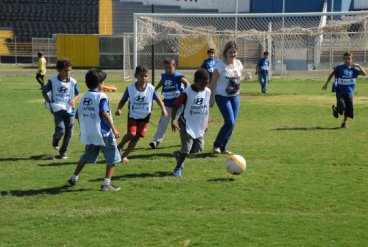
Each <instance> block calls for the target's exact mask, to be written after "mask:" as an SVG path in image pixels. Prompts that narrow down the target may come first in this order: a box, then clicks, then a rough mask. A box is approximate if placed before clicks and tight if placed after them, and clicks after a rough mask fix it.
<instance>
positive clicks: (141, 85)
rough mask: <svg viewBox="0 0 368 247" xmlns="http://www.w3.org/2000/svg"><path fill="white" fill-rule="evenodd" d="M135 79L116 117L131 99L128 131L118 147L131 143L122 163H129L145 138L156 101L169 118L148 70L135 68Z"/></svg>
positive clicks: (121, 102)
mask: <svg viewBox="0 0 368 247" xmlns="http://www.w3.org/2000/svg"><path fill="white" fill-rule="evenodd" d="M134 77H135V78H136V79H137V81H136V82H134V83H132V84H130V85H129V86H128V87H127V89H126V90H125V92H124V95H123V97H122V98H121V100H120V102H119V105H118V108H117V110H116V112H115V115H117V116H120V115H121V113H122V111H121V109H122V108H123V106H124V105H125V103H126V102H127V101H128V99H129V106H128V108H129V112H128V131H127V133H126V134H125V135H124V137H123V139H122V140H121V141H120V143H119V145H118V149H119V150H121V149H123V147H124V145H125V144H126V143H128V142H129V144H128V147H127V148H126V150H125V151H124V153H123V154H122V162H123V163H128V162H129V159H128V155H129V154H130V152H131V151H133V149H134V147H135V146H136V145H137V143H138V141H139V139H140V138H141V137H144V136H145V134H146V132H147V128H148V123H149V119H150V116H151V111H152V101H153V100H155V101H156V102H157V104H158V105H159V106H160V108H161V109H162V116H163V117H167V112H166V109H165V106H164V103H163V102H162V100H161V99H160V98H159V97H158V95H157V92H156V89H155V88H154V87H153V86H152V85H151V84H149V83H148V82H147V78H148V69H147V68H146V67H145V66H142V65H138V66H137V67H136V68H135V72H134Z"/></svg>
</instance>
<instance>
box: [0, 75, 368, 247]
mask: <svg viewBox="0 0 368 247" xmlns="http://www.w3.org/2000/svg"><path fill="white" fill-rule="evenodd" d="M77 79H78V80H79V82H80V87H81V90H82V92H85V91H86V88H85V85H84V83H83V77H77ZM0 80H1V81H0V83H1V89H2V90H1V91H0V99H1V108H0V124H1V127H2V128H1V129H0V138H1V142H0V190H1V196H0V211H1V214H0V222H1V224H0V246H366V245H367V232H368V207H367V205H368V204H367V203H368V189H367V188H368V179H367V176H368V167H367V161H368V158H367V155H366V152H367V150H368V142H367V137H368V130H367V122H368V109H367V103H368V93H367V92H368V85H367V83H366V82H367V80H366V79H363V80H359V84H358V85H357V90H356V95H355V111H356V119H354V120H353V121H351V122H350V128H349V129H346V130H345V129H334V128H335V127H338V126H339V125H340V121H339V120H336V119H334V118H333V117H332V115H331V112H330V107H331V104H333V103H334V101H335V99H334V96H333V95H332V94H331V93H329V92H328V93H325V94H323V93H322V91H321V87H322V84H323V81H318V80H306V79H305V80H302V79H293V80H290V79H287V78H285V79H277V80H273V81H272V82H271V83H270V85H269V90H270V94H269V95H261V94H259V93H258V92H259V85H258V84H257V83H256V82H255V81H253V82H248V83H244V84H243V85H242V95H241V107H240V114H239V119H238V121H237V125H236V128H235V130H234V134H233V137H232V139H231V141H230V144H229V149H230V150H232V151H234V152H235V153H238V154H241V155H243V156H244V157H245V158H246V159H247V162H248V168H247V170H246V172H245V173H243V174H242V175H240V176H236V177H232V176H231V175H229V174H227V173H226V171H225V168H224V164H225V160H226V156H221V155H220V156H214V155H212V154H211V146H212V143H213V141H214V138H215V136H216V134H217V132H218V130H219V128H220V126H221V122H222V118H221V116H220V114H219V111H218V108H217V107H214V108H213V110H212V111H211V116H210V125H209V131H208V132H207V133H206V136H205V139H206V147H205V151H204V152H203V154H201V155H199V156H197V157H195V156H193V157H192V158H189V159H188V160H186V162H185V163H186V167H185V169H184V170H183V177H182V178H174V177H172V176H168V175H167V174H168V173H169V172H171V171H172V169H173V167H174V159H173V158H172V156H171V152H172V151H174V150H175V149H177V148H178V145H179V137H178V135H177V133H172V132H171V131H168V133H167V136H166V139H165V141H164V143H163V144H162V145H161V146H160V148H159V149H158V150H151V149H148V142H149V141H150V140H151V138H152V136H153V134H154V132H155V127H154V126H153V125H150V127H149V130H148V134H147V137H146V138H144V139H142V140H141V141H140V142H139V143H138V146H137V150H136V151H135V152H134V153H132V155H131V163H130V164H129V165H119V166H118V168H117V171H116V173H115V177H114V179H113V182H114V184H116V185H118V186H121V187H122V190H121V191H119V192H117V193H101V192H99V186H100V184H101V181H102V177H103V175H104V169H105V165H104V160H103V158H102V157H101V158H100V161H99V162H98V163H97V164H90V165H87V166H86V168H85V170H84V171H83V172H82V174H81V176H80V183H79V184H78V185H77V186H75V187H73V188H72V189H66V190H65V189H62V188H61V186H62V185H63V184H64V183H65V182H66V180H67V179H68V178H69V177H70V176H71V174H72V172H73V170H74V168H75V164H76V162H77V161H78V159H79V157H80V155H81V154H82V153H83V149H84V147H83V145H81V144H80V143H79V140H78V133H79V129H78V126H76V128H75V134H74V136H73V139H72V142H71V145H70V152H69V159H68V160H66V161H58V160H44V159H43V157H45V156H47V155H49V154H55V152H54V151H53V150H52V148H51V136H52V133H53V117H52V115H51V114H50V113H49V112H47V111H46V110H45V109H43V101H42V99H41V93H40V91H39V90H37V89H38V84H37V83H36V82H35V80H34V78H33V75H32V76H31V75H30V76H26V75H7V76H6V75H1V74H0ZM120 81H121V78H120V77H117V76H113V77H111V78H109V81H108V84H115V85H117V86H118V87H119V93H111V94H109V97H110V102H111V108H112V109H115V108H116V105H117V103H118V100H119V99H120V97H121V95H122V90H123V89H124V88H125V85H122V84H121V82H120ZM364 82H365V83H364ZM124 112H125V113H126V108H125V109H124ZM125 113H124V114H123V117H119V118H118V117H115V118H114V120H115V123H116V125H117V126H118V128H119V130H120V131H121V133H124V132H125V131H126V117H125V116H126V114H125ZM158 118H159V109H158V107H157V106H155V107H154V112H153V116H152V122H153V123H154V124H157V121H158Z"/></svg>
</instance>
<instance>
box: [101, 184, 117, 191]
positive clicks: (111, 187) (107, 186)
mask: <svg viewBox="0 0 368 247" xmlns="http://www.w3.org/2000/svg"><path fill="white" fill-rule="evenodd" d="M118 190H120V187H117V186H114V185H112V184H103V185H101V191H118Z"/></svg>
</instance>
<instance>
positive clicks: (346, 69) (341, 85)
mask: <svg viewBox="0 0 368 247" xmlns="http://www.w3.org/2000/svg"><path fill="white" fill-rule="evenodd" d="M359 73H360V70H359V68H357V67H353V66H345V65H344V64H342V65H338V66H336V68H335V80H336V92H337V93H352V92H354V89H355V84H356V81H357V78H358V75H359Z"/></svg>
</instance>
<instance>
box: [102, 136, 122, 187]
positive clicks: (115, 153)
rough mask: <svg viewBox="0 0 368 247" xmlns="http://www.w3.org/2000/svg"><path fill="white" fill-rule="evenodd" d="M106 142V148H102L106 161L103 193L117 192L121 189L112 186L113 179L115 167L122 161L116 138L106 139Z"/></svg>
mask: <svg viewBox="0 0 368 247" xmlns="http://www.w3.org/2000/svg"><path fill="white" fill-rule="evenodd" d="M104 142H105V146H103V147H101V151H102V153H103V155H104V157H105V159H106V172H105V178H104V182H103V184H102V186H101V191H117V190H120V188H119V187H116V186H114V185H112V184H111V178H112V176H113V173H114V171H115V165H116V164H118V163H119V162H120V161H121V157H120V153H119V150H118V148H117V145H116V140H115V139H114V138H111V137H105V138H104Z"/></svg>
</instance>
